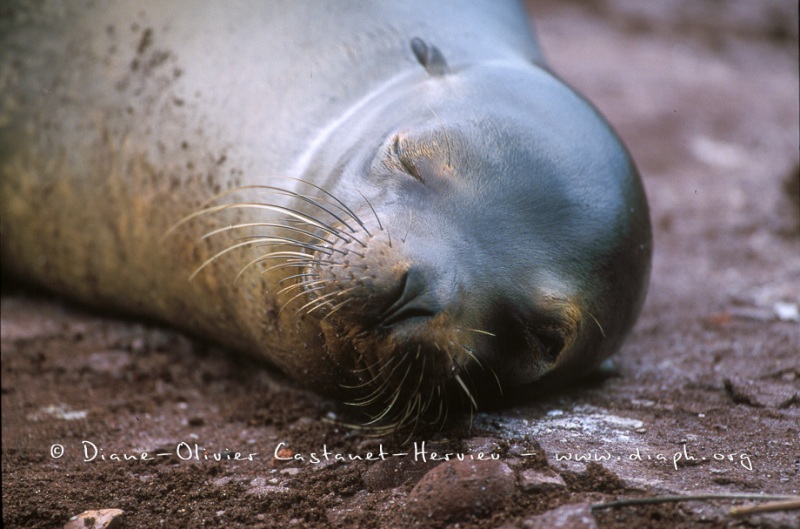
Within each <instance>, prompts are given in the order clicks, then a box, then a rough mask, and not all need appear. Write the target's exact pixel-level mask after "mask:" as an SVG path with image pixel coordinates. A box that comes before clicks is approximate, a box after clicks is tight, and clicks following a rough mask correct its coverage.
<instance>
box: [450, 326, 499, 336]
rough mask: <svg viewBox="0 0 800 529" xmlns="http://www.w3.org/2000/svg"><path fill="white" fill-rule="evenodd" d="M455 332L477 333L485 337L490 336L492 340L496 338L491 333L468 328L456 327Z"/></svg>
mask: <svg viewBox="0 0 800 529" xmlns="http://www.w3.org/2000/svg"><path fill="white" fill-rule="evenodd" d="M455 330H456V331H459V332H463V331H466V332H475V333H478V334H484V335H486V336H491V337H492V338H496V337H497V335H496V334H494V333H491V332H489V331H484V330H483V329H470V328H469V327H456V329H455Z"/></svg>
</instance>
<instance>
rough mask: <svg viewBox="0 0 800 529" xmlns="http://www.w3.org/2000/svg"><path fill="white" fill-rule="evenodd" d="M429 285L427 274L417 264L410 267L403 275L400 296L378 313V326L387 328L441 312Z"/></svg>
mask: <svg viewBox="0 0 800 529" xmlns="http://www.w3.org/2000/svg"><path fill="white" fill-rule="evenodd" d="M429 287H430V277H429V274H428V273H427V272H426V271H425V270H424V269H423V268H421V267H418V266H415V267H412V268H410V269H409V270H408V272H406V274H405V276H404V277H403V284H402V290H401V291H400V297H398V298H397V299H396V300H395V301H394V303H392V304H391V305H390V306H389V308H387V309H386V310H385V311H384V312H383V314H381V315H380V317H379V319H380V326H381V327H384V328H389V327H393V326H395V325H398V324H400V323H403V322H408V321H410V320H414V319H422V318H430V317H432V316H435V315H436V314H438V313H439V312H441V310H442V307H441V305H440V303H439V302H438V301H437V300H436V298H435V296H433V295H432V292H431V289H430V288H429Z"/></svg>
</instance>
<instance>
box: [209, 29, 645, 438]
mask: <svg viewBox="0 0 800 529" xmlns="http://www.w3.org/2000/svg"><path fill="white" fill-rule="evenodd" d="M412 48H413V51H414V54H415V56H416V58H417V60H418V61H419V62H420V64H422V65H423V66H424V68H419V69H418V71H412V72H411V73H408V72H406V73H403V74H401V75H399V76H398V77H397V79H395V80H392V81H391V82H388V83H385V84H384V85H381V87H380V88H379V89H378V90H377V91H375V92H374V93H371V94H369V95H367V96H365V98H364V99H363V100H361V101H360V102H359V103H358V104H357V105H356V106H355V107H353V108H352V109H350V110H349V111H348V113H347V115H346V116H344V117H343V118H342V119H340V120H339V121H338V122H337V124H336V127H335V128H333V129H331V130H328V131H326V132H325V135H324V136H322V137H321V139H319V140H317V141H315V142H314V143H313V144H314V149H313V152H311V154H310V156H308V157H307V162H306V163H305V164H304V168H303V170H302V171H299V172H298V174H295V175H294V176H293V177H291V178H288V179H286V180H285V185H284V184H282V185H281V186H278V185H273V184H270V185H264V186H251V187H260V188H261V189H262V191H263V190H266V191H268V192H269V193H270V194H271V195H272V196H273V199H274V200H272V201H269V200H268V201H264V202H259V203H252V201H251V200H252V199H251V197H250V195H248V200H247V201H245V202H243V203H239V204H232V205H228V206H226V205H220V206H213V207H210V208H207V209H204V210H203V211H202V212H199V213H198V214H202V213H203V212H217V211H220V210H224V209H226V208H232V209H235V210H236V211H240V212H241V211H244V210H245V209H246V208H257V209H258V210H259V211H264V212H265V214H269V215H272V217H269V218H268V219H267V220H266V221H262V222H252V221H246V222H245V221H243V220H242V218H237V220H236V222H237V223H233V222H232V224H231V228H236V229H239V227H241V228H244V229H251V228H259V229H260V228H263V229H264V230H266V231H265V232H264V233H263V234H254V235H252V236H249V237H246V238H245V239H244V241H243V242H238V243H236V244H232V245H231V246H230V247H229V248H227V249H225V250H222V251H220V252H218V253H217V254H216V255H214V256H213V257H212V258H210V259H209V260H208V261H207V262H210V261H212V260H214V259H216V258H217V257H219V256H221V255H223V254H226V253H227V252H228V251H229V250H233V249H237V248H238V247H242V246H248V245H250V244H251V243H257V244H258V245H263V246H267V247H268V248H269V249H268V250H265V251H264V252H263V255H261V254H258V253H257V254H256V255H255V257H253V258H252V259H250V260H249V261H246V262H247V264H246V265H245V266H244V267H243V268H242V271H241V272H239V274H240V275H241V274H242V273H244V272H245V270H247V269H249V268H251V267H253V265H256V264H259V265H261V266H262V268H264V269H263V270H262V271H261V272H260V273H265V272H271V274H270V278H271V279H270V280H271V281H272V282H273V285H274V286H275V288H272V287H270V291H271V292H273V293H274V294H275V295H274V296H273V297H274V299H277V300H278V301H279V302H280V304H281V306H282V308H281V312H280V313H279V314H281V313H282V314H283V317H284V318H285V317H286V313H287V312H288V313H293V314H294V317H295V319H296V321H297V322H302V325H304V326H305V327H304V329H306V330H305V331H303V332H302V333H301V335H302V337H303V338H302V340H301V341H300V342H298V343H300V344H301V345H302V346H303V347H304V348H305V349H306V350H310V349H309V348H310V347H311V346H309V345H308V344H309V343H310V342H309V341H308V339H307V338H308V337H309V336H312V335H313V340H314V343H315V345H314V346H313V347H312V348H313V349H314V350H317V346H318V347H319V348H322V349H324V352H317V353H314V356H315V357H316V356H318V355H319V354H323V355H324V357H325V361H324V366H323V367H320V365H322V364H323V362H322V360H320V361H318V362H317V363H316V364H315V366H316V367H312V366H311V364H308V367H307V368H306V367H304V365H303V364H304V361H303V360H302V358H308V355H306V356H303V355H301V356H300V357H298V358H297V359H295V358H294V357H295V356H296V355H289V356H290V357H291V359H292V362H293V363H292V364H290V365H289V366H288V368H286V367H285V368H286V369H287V371H289V372H290V374H293V375H294V376H296V377H298V378H303V376H310V374H312V373H313V374H315V376H316V378H314V377H311V378H309V380H310V383H311V384H314V385H315V387H320V388H321V387H322V386H323V385H324V384H325V381H323V380H322V379H321V376H320V375H319V374H320V373H323V374H324V375H325V377H322V378H330V379H333V380H335V382H336V384H335V387H336V388H337V389H338V390H339V392H340V393H343V394H344V395H345V397H346V398H347V400H348V401H350V402H351V403H353V404H356V405H358V406H362V407H363V408H364V409H366V410H368V411H369V412H370V413H371V414H372V415H373V421H372V422H373V423H375V424H377V423H382V424H386V425H388V427H390V428H396V427H403V426H405V425H410V424H413V425H418V424H420V423H429V424H430V423H432V424H440V423H443V422H444V421H445V420H446V418H447V417H448V416H452V413H451V411H452V409H453V408H454V407H457V408H467V409H470V410H474V409H476V408H477V407H478V406H479V405H480V404H482V403H484V402H490V401H494V400H495V399H497V398H498V397H501V396H509V395H525V394H527V393H530V392H531V391H535V390H536V389H537V388H540V387H543V386H545V385H549V382H550V381H554V380H560V379H563V378H565V377H566V378H575V377H578V376H580V375H581V374H583V373H585V372H587V371H588V370H590V369H592V368H593V367H595V366H596V365H597V364H598V363H599V362H600V361H601V360H602V359H604V358H606V357H607V356H609V355H610V354H612V353H613V352H614V351H615V350H616V349H617V348H618V347H619V345H620V343H621V341H622V340H623V338H624V337H625V335H626V334H627V332H628V331H629V330H630V327H631V326H632V325H633V322H634V320H635V318H636V315H637V313H638V311H639V308H640V306H641V304H642V301H643V298H644V295H645V290H646V285H647V279H648V274H649V268H650V259H651V229H650V223H649V214H648V208H647V203H646V199H645V195H644V192H643V189H642V186H641V183H640V181H639V177H638V174H637V172H636V169H635V167H634V165H633V163H632V161H631V159H630V157H629V156H628V154H627V152H626V150H625V149H624V147H623V146H622V144H621V142H620V141H619V139H618V138H617V136H616V135H615V134H614V132H613V131H612V130H611V129H610V127H609V126H608V124H607V123H606V122H605V120H604V119H603V118H602V117H601V116H600V115H599V114H598V113H597V111H596V110H595V109H594V108H593V107H592V106H591V105H590V104H589V103H588V102H587V101H586V100H584V99H583V98H582V97H580V96H579V95H577V94H576V93H575V92H574V91H573V90H572V89H570V88H569V87H567V86H566V85H565V84H564V83H563V82H561V81H560V80H559V79H557V78H556V77H555V76H553V75H552V74H551V73H549V72H548V71H547V70H546V69H544V68H542V67H539V66H536V65H533V64H531V63H530V62H525V61H521V60H507V61H494V62H488V63H480V64H471V65H470V64H467V65H458V64H455V65H453V66H450V65H447V64H446V63H445V62H444V59H443V57H442V55H441V53H439V52H438V50H436V49H435V48H432V47H428V46H427V45H424V43H423V45H420V44H419V43H416V46H413V45H412ZM234 191H235V190H234ZM244 191H248V192H249V191H252V190H251V189H247V190H244ZM226 193H227V192H226ZM275 215H278V216H282V217H283V219H278V220H274V219H275V218H276V217H275ZM269 219H272V220H269ZM228 229H230V228H224V227H223V228H220V229H219V230H215V231H213V232H211V233H210V234H214V233H217V232H221V231H224V230H228ZM210 234H207V235H210ZM275 246H280V248H278V249H275ZM275 259H282V260H283V261H285V262H279V263H278V264H272V262H273V261H274V260H275ZM264 263H269V266H268V267H266V265H265V264H264ZM204 266H205V265H204ZM201 268H202V267H201ZM278 288H280V290H278ZM281 321H282V322H283V323H282V324H281V326H280V328H281V329H284V328H286V329H288V328H291V326H292V325H293V324H292V323H286V321H285V320H281ZM297 325H301V324H300V323H298V324H297ZM264 346H265V347H269V344H264ZM280 358H281V359H283V360H285V359H286V356H285V355H282V356H281V357H280ZM331 366H333V368H331ZM303 369H305V371H303ZM292 371H293V373H292ZM303 373H306V375H303ZM312 378H313V380H312ZM323 389H324V388H323Z"/></svg>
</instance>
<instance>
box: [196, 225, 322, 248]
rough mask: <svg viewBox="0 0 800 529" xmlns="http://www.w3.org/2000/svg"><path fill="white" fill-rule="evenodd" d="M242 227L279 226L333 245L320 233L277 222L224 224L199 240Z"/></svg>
mask: <svg viewBox="0 0 800 529" xmlns="http://www.w3.org/2000/svg"><path fill="white" fill-rule="evenodd" d="M242 228H280V229H282V230H291V231H295V232H298V233H302V234H303V235H307V236H309V237H313V238H315V239H317V240H319V241H320V242H322V243H325V244H328V245H333V241H330V240H328V239H326V238H325V237H322V236H320V235H317V234H315V233H312V232H310V231H308V230H304V229H302V228H298V227H297V226H288V225H286V224H278V223H276V222H245V223H241V224H232V225H230V226H224V227H222V228H217V229H216V230H212V231H210V232H208V233H205V234H203V235H202V236H201V237H200V240H203V239H208V238H209V237H213V236H214V235H218V234H220V233H224V232H226V231H231V230H238V229H242Z"/></svg>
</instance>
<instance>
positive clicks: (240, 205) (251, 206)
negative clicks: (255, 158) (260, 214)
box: [165, 202, 366, 247]
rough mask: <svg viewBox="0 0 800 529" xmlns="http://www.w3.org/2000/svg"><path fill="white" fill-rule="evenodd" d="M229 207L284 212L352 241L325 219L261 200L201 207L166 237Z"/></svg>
mask: <svg viewBox="0 0 800 529" xmlns="http://www.w3.org/2000/svg"><path fill="white" fill-rule="evenodd" d="M228 209H265V210H267V211H273V212H275V213H281V214H284V215H288V216H289V217H291V218H293V219H295V220H297V221H300V222H303V223H304V224H308V225H311V226H315V227H316V228H319V229H321V230H323V231H324V232H326V233H329V234H331V235H333V236H334V237H338V238H340V239H342V240H343V241H345V242H346V243H349V242H350V239H348V238H347V237H345V235H344V234H343V233H342V232H341V231H340V230H338V229H336V228H334V227H333V226H331V225H329V224H326V223H325V222H323V221H321V220H319V219H316V218H314V217H311V216H309V215H306V214H305V213H302V212H300V211H297V210H295V209H292V208H289V207H286V206H279V205H277V204H264V203H261V202H241V203H234V204H221V205H218V206H209V207H207V208H204V209H201V210H199V211H195V212H194V213H191V214H189V215H187V216H186V217H184V218H183V219H181V220H179V221H178V222H177V223H176V224H175V225H174V226H173V227H172V228H170V229H169V230H168V231H167V234H165V237H166V235H168V234H169V233H171V232H172V231H174V229H176V228H177V227H178V226H180V225H183V224H185V223H186V222H188V221H190V220H192V219H194V218H197V217H199V216H202V215H210V214H213V213H218V212H220V211H225V210H228ZM348 237H351V238H352V239H353V240H355V241H356V242H358V243H359V244H361V245H362V246H363V247H366V244H364V243H363V242H362V241H360V240H358V239H357V238H355V237H353V236H352V235H348Z"/></svg>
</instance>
